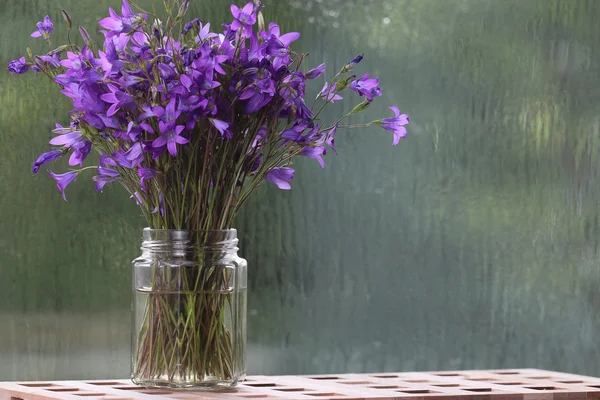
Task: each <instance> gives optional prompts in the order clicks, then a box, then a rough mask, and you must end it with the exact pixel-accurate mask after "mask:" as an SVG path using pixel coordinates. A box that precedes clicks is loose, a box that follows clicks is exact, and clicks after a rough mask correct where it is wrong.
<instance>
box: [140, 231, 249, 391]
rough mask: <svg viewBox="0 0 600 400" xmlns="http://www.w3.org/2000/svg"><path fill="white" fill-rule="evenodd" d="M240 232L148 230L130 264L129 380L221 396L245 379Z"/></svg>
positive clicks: (243, 271)
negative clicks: (214, 391)
mask: <svg viewBox="0 0 600 400" xmlns="http://www.w3.org/2000/svg"><path fill="white" fill-rule="evenodd" d="M237 242H238V240H237V235H236V231H235V230H233V229H231V230H226V231H203V232H200V231H198V232H194V231H175V230H153V229H145V230H144V241H143V244H142V256H141V257H139V258H137V259H136V260H134V261H133V302H132V319H133V330H132V364H131V366H132V368H131V379H132V381H133V382H134V383H136V384H139V385H143V386H155V387H169V388H173V389H184V388H189V389H202V388H205V389H219V388H230V387H233V386H235V385H236V384H237V383H238V382H239V381H240V380H241V379H243V378H244V376H245V369H246V365H245V360H246V292H247V278H246V269H247V264H246V261H245V260H244V259H242V258H240V257H238V256H237Z"/></svg>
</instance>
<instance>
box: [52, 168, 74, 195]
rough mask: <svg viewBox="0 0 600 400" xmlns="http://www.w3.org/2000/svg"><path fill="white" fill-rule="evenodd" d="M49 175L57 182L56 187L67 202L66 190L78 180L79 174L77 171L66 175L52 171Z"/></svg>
mask: <svg viewBox="0 0 600 400" xmlns="http://www.w3.org/2000/svg"><path fill="white" fill-rule="evenodd" d="M48 173H49V174H50V176H51V177H52V178H53V179H54V180H55V181H56V187H57V188H58V190H59V191H60V192H61V193H62V198H63V199H64V200H65V201H67V197H66V194H65V189H66V188H67V186H69V185H70V184H71V183H72V182H73V181H74V180H75V179H76V178H77V176H78V175H79V173H78V172H77V171H70V172H65V173H64V174H55V173H54V172H52V171H48Z"/></svg>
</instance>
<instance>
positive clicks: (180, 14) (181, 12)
mask: <svg viewBox="0 0 600 400" xmlns="http://www.w3.org/2000/svg"><path fill="white" fill-rule="evenodd" d="M188 8H190V0H183V3H181V6H180V7H179V11H178V12H177V17H175V22H181V21H183V17H185V14H186V13H187V11H188Z"/></svg>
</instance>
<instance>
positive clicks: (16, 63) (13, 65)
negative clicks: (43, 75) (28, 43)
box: [8, 57, 29, 75]
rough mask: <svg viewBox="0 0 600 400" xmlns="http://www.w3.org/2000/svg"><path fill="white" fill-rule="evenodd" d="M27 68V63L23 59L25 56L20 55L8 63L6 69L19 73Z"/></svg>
mask: <svg viewBox="0 0 600 400" xmlns="http://www.w3.org/2000/svg"><path fill="white" fill-rule="evenodd" d="M28 70H29V64H27V61H25V57H21V58H19V59H18V60H13V61H11V62H9V63H8V71H9V72H12V73H13V74H17V75H21V74H24V73H25V72H27V71H28Z"/></svg>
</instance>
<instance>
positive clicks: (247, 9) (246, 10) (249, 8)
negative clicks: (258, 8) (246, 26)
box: [242, 3, 254, 15]
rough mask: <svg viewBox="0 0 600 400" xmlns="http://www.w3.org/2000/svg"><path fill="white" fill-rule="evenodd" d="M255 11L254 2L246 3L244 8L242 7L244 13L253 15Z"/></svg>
mask: <svg viewBox="0 0 600 400" xmlns="http://www.w3.org/2000/svg"><path fill="white" fill-rule="evenodd" d="M253 11H254V4H252V3H246V5H245V6H244V8H242V12H243V13H244V14H248V15H251V14H252V12H253Z"/></svg>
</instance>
